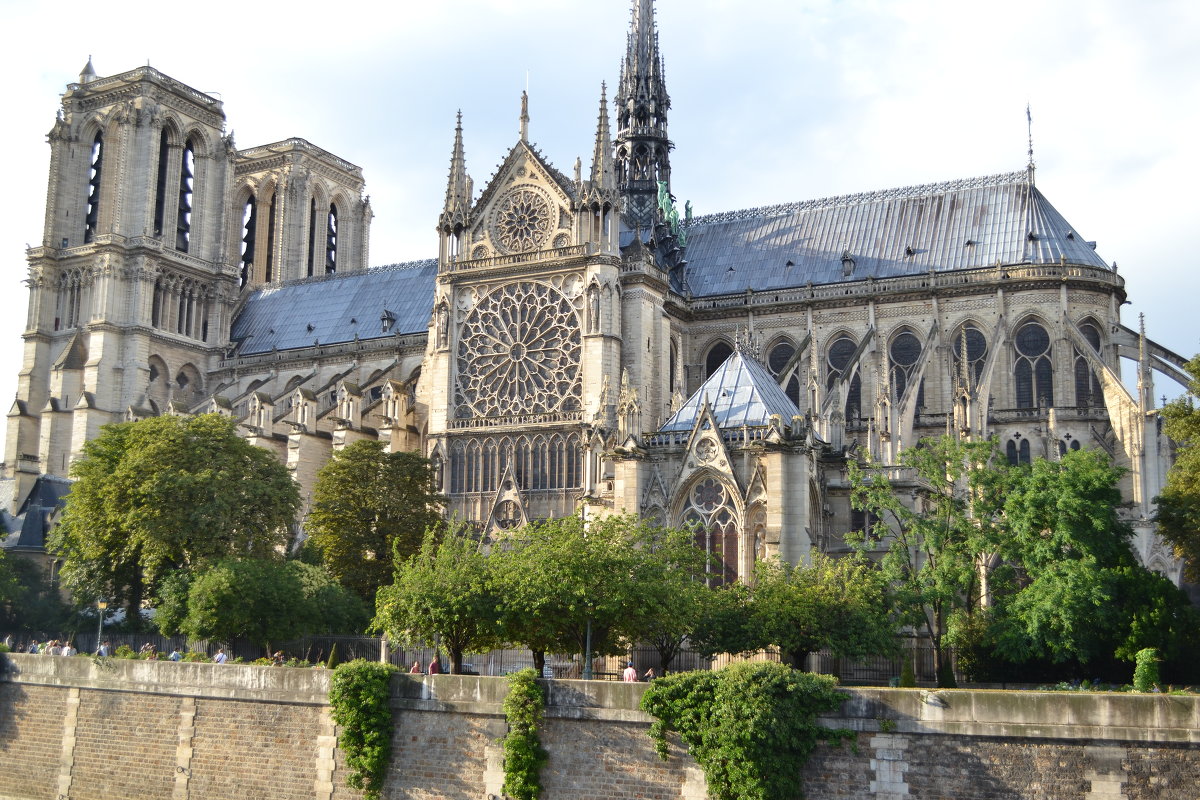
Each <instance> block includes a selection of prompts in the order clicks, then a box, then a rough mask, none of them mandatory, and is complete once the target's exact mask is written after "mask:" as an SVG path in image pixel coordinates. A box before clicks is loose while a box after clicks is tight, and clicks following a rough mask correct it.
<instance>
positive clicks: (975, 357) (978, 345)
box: [951, 322, 988, 384]
mask: <svg viewBox="0 0 1200 800" xmlns="http://www.w3.org/2000/svg"><path fill="white" fill-rule="evenodd" d="M951 345H952V348H953V351H954V355H953V358H954V374H955V375H956V376H957V375H959V374H961V369H962V367H961V364H962V359H963V353H964V351H965V353H966V357H967V368H968V374H969V375H970V378H971V381H972V382H973V383H975V384H978V382H979V380H980V378H982V377H983V365H984V363H985V362H986V361H987V354H988V348H987V339H986V338H984V335H983V333H982V332H981V331H980V330H979V329H978V328H976V327H975V326H974V325H972V324H971V323H969V322H968V323H966V324H965V325H963V326H962V327H961V328H959V331H958V335H957V336H955V337H954V341H953V342H951Z"/></svg>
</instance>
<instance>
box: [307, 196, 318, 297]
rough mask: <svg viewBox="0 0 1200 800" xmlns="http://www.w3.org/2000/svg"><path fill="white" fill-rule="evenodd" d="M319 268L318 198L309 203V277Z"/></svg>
mask: <svg viewBox="0 0 1200 800" xmlns="http://www.w3.org/2000/svg"><path fill="white" fill-rule="evenodd" d="M316 268H317V198H315V197H314V198H313V199H311V200H309V201H308V277H310V278H311V277H312V276H313V275H314V274H316Z"/></svg>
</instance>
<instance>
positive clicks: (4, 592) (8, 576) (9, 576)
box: [0, 550, 21, 621]
mask: <svg viewBox="0 0 1200 800" xmlns="http://www.w3.org/2000/svg"><path fill="white" fill-rule="evenodd" d="M20 590H21V586H20V583H19V582H18V581H17V575H16V571H15V570H14V569H13V567H12V564H11V559H10V558H9V557H8V554H7V553H5V552H4V551H3V550H0V620H4V621H7V619H8V617H10V616H11V615H12V611H13V607H14V605H15V604H16V603H17V600H18V595H19V594H20Z"/></svg>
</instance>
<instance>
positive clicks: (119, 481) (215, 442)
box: [49, 414, 300, 620]
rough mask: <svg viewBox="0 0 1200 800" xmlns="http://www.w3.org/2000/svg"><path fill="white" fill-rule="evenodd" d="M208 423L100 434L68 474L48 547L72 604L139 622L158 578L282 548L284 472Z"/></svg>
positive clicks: (173, 422)
mask: <svg viewBox="0 0 1200 800" xmlns="http://www.w3.org/2000/svg"><path fill="white" fill-rule="evenodd" d="M235 425H236V423H234V422H233V420H229V419H226V418H224V417H221V416H219V415H216V414H205V415H201V416H197V417H187V418H184V417H174V416H165V417H152V418H150V419H146V420H141V421H139V422H126V423H119V424H113V425H106V426H104V427H103V428H101V431H100V435H99V436H97V437H96V438H95V439H92V440H91V441H89V442H88V443H87V444H85V445H84V449H83V455H82V457H81V458H80V459H79V460H78V461H77V462H75V464H74V465H73V466H72V469H71V474H72V476H73V477H74V478H75V479H76V480H75V483H74V485H73V486H72V488H71V492H70V494H68V495H67V500H66V507H65V509H64V510H63V514H62V518H61V520H60V521H59V524H58V525H57V526H56V527H55V529H54V532H53V534H52V536H51V540H50V548H49V549H51V550H52V551H54V552H56V553H57V554H59V555H60V556H62V557H63V566H62V570H61V572H60V575H61V577H62V580H63V582H64V584H65V585H66V586H67V587H68V588H69V589H70V590H71V591H72V593H73V594H74V595H75V597H76V598H77V599H92V598H99V597H103V598H107V599H109V600H110V601H113V602H114V603H115V604H117V605H123V606H124V607H125V608H126V609H127V612H128V614H129V619H131V620H134V619H138V618H139V614H140V609H141V605H142V602H143V600H152V601H153V600H155V599H156V598H157V593H158V588H159V585H160V583H161V581H162V580H163V578H165V577H166V576H167V575H169V574H171V573H172V572H173V571H176V570H180V569H197V568H200V567H202V566H203V565H205V564H208V563H212V562H213V561H216V560H218V559H221V558H225V557H228V556H231V555H240V556H247V557H250V556H266V555H270V554H273V553H275V552H276V551H277V550H279V549H281V548H283V547H285V546H286V545H287V543H288V529H289V525H290V524H291V523H292V521H293V520H294V519H295V515H296V511H297V509H298V507H299V502H300V501H299V492H298V491H297V488H296V484H295V482H293V481H292V479H291V476H290V475H289V473H288V471H287V469H286V467H284V466H283V465H282V464H280V463H279V461H278V460H276V459H275V458H274V457H273V456H272V455H271V454H269V453H267V452H266V451H265V450H261V449H259V448H257V447H254V446H253V445H251V444H249V443H248V442H246V441H245V440H244V439H242V438H241V437H240V436H238V435H237V433H236V430H235Z"/></svg>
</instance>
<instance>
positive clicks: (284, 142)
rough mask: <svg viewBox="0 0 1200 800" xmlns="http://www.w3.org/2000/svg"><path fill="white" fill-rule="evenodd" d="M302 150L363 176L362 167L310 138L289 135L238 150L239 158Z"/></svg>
mask: <svg viewBox="0 0 1200 800" xmlns="http://www.w3.org/2000/svg"><path fill="white" fill-rule="evenodd" d="M292 150H301V151H303V152H306V153H311V154H313V155H316V156H320V157H322V158H327V159H329V160H330V161H332V162H333V163H334V164H337V165H338V166H339V167H341V168H342V169H344V170H345V171H346V172H353V173H356V174H357V175H358V176H359V177H362V167H360V166H358V165H357V164H354V163H351V162H349V161H347V160H346V159H344V158H342V157H341V156H337V155H334V154H333V153H331V152H329V151H328V150H326V149H325V148H324V147H321V146H320V145H316V144H313V143H312V142H310V141H309V140H308V139H305V138H303V137H300V136H289V137H288V138H286V139H281V140H280V141H278V142H271V143H270V144H260V145H255V146H254V147H246V148H239V149H238V151H237V157H238V158H256V157H258V156H262V155H278V154H280V153H282V152H287V151H292Z"/></svg>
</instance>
